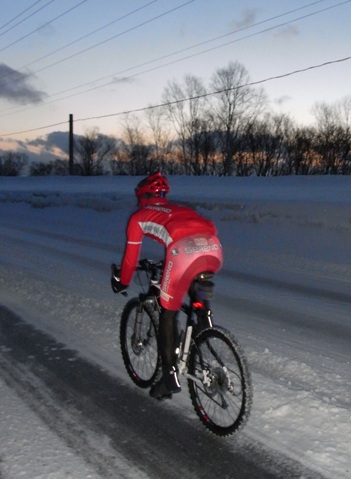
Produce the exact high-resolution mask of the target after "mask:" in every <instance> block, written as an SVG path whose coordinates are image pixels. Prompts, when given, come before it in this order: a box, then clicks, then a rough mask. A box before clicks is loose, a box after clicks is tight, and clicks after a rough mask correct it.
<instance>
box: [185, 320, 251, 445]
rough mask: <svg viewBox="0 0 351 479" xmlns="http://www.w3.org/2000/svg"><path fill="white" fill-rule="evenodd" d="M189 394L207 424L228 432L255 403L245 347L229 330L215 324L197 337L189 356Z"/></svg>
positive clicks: (216, 430)
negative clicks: (241, 345) (243, 349)
mask: <svg viewBox="0 0 351 479" xmlns="http://www.w3.org/2000/svg"><path fill="white" fill-rule="evenodd" d="M188 373H189V374H190V375H193V376H195V378H196V379H197V380H192V379H191V378H189V379H188V386H189V392H190V397H191V400H192V403H193V406H194V409H195V411H196V414H197V415H198V417H199V418H200V420H201V422H202V423H203V424H204V425H205V427H206V428H207V429H208V430H210V431H211V432H212V433H214V434H217V435H219V436H228V435H230V434H233V433H234V432H236V431H237V430H239V429H240V428H241V427H242V426H243V425H244V424H245V423H246V421H247V419H248V417H249V413H250V409H251V403H252V385H251V376H250V373H249V369H248V366H247V361H246V358H245V356H244V353H243V351H242V349H241V348H240V346H239V344H238V343H237V341H236V340H235V338H234V337H233V336H232V335H231V334H230V333H229V332H228V331H226V330H224V329H221V328H218V327H214V328H211V329H206V330H204V331H202V332H201V333H200V334H199V335H198V336H197V337H196V339H195V341H194V344H193V346H192V348H191V352H190V357H189V367H188Z"/></svg>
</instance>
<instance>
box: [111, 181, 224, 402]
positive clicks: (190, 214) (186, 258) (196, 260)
mask: <svg viewBox="0 0 351 479" xmlns="http://www.w3.org/2000/svg"><path fill="white" fill-rule="evenodd" d="M169 191H170V187H169V184H168V181H167V178H166V177H165V176H163V175H162V174H161V173H160V172H157V173H154V174H151V175H149V176H148V177H146V178H145V179H143V180H142V181H140V183H139V184H138V185H137V187H136V189H135V193H136V197H137V199H138V209H137V210H136V211H135V212H134V213H133V214H132V215H131V216H130V218H129V221H128V225H127V230H126V237H127V238H126V245H125V251H124V256H123V259H122V264H121V267H120V268H118V267H117V266H116V265H113V268H112V278H111V285H112V289H113V291H114V292H115V293H121V292H123V291H125V290H126V289H127V287H128V285H129V284H130V282H131V280H132V277H133V274H134V271H135V269H136V266H137V263H138V259H139V254H140V250H141V245H142V239H143V236H147V237H150V238H152V239H154V240H156V241H158V242H159V243H161V244H162V245H163V246H164V247H165V267H164V271H163V275H162V279H161V291H160V303H161V308H162V309H161V314H160V325H159V337H160V354H161V361H162V373H163V376H162V378H161V379H160V380H159V381H158V382H156V383H155V384H154V385H153V386H152V387H151V389H150V396H151V397H153V398H156V399H159V400H161V399H166V398H171V397H172V393H176V392H179V391H180V390H181V387H180V384H179V380H178V373H177V370H176V366H175V364H176V351H175V349H176V340H177V332H176V331H177V321H176V315H177V312H178V310H179V309H180V307H181V304H182V301H183V298H184V296H185V295H186V294H187V292H188V290H189V288H190V285H191V283H192V281H193V279H194V278H195V276H196V275H197V274H199V273H202V272H204V271H209V272H212V273H216V272H217V271H218V270H219V269H220V268H221V266H222V261H223V258H222V248H221V244H220V242H219V240H218V238H217V230H216V227H215V225H214V224H213V223H212V222H211V221H210V220H208V219H206V218H204V217H203V216H201V215H200V214H198V213H197V212H196V211H194V210H193V209H192V208H190V207H188V206H183V205H177V204H173V203H169V202H168V199H167V194H168V193H169Z"/></svg>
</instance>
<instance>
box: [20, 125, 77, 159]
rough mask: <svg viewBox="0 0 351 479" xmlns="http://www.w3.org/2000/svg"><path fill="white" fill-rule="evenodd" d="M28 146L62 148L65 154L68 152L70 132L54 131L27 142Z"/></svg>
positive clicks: (47, 149)
mask: <svg viewBox="0 0 351 479" xmlns="http://www.w3.org/2000/svg"><path fill="white" fill-rule="evenodd" d="M25 144H26V145H28V146H33V147H38V148H42V149H44V150H46V151H50V152H53V151H57V150H60V151H61V152H62V153H63V154H67V153H68V133H67V132H66V131H53V132H52V133H49V134H48V135H46V136H44V137H43V136H40V137H38V138H35V139H34V140H30V141H27V142H26V143H25Z"/></svg>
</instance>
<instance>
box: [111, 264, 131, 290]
mask: <svg viewBox="0 0 351 479" xmlns="http://www.w3.org/2000/svg"><path fill="white" fill-rule="evenodd" d="M111 287H112V291H113V292H114V293H122V294H123V293H125V292H126V290H127V288H128V286H125V285H124V284H122V283H121V268H119V267H118V266H117V265H115V264H113V265H112V266H111Z"/></svg>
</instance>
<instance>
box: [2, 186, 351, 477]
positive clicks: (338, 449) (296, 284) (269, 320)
mask: <svg viewBox="0 0 351 479" xmlns="http://www.w3.org/2000/svg"><path fill="white" fill-rule="evenodd" d="M169 180H170V184H171V195H170V198H172V199H174V200H175V201H182V202H186V203H189V204H191V205H193V206H194V207H196V208H197V209H198V210H199V211H200V212H202V213H203V214H204V215H206V216H208V217H210V218H212V219H213V220H214V221H215V222H216V224H217V227H218V230H219V236H220V238H221V241H222V244H223V249H224V255H225V263H224V267H223V270H222V271H221V272H220V273H219V274H218V277H217V280H216V298H215V301H214V311H215V319H216V322H218V323H219V324H221V325H223V326H225V327H227V328H228V329H230V330H231V331H232V332H233V333H234V335H235V336H236V337H237V339H238V340H239V342H240V343H241V344H242V346H243V347H244V349H245V351H246V354H247V357H248V360H249V365H250V368H251V371H252V374H253V384H254V395H255V396H254V404H253V411H252V415H251V418H250V420H249V423H248V425H247V426H246V428H245V429H244V430H243V431H242V432H241V433H240V434H241V435H244V436H245V437H246V438H247V439H248V440H250V439H252V440H255V441H258V442H262V444H264V445H265V446H268V447H269V448H271V449H273V450H274V451H276V452H277V453H284V454H285V455H287V456H289V457H290V458H292V459H293V460H296V461H299V462H300V463H302V464H303V465H305V466H307V467H309V468H311V469H312V470H315V471H317V472H319V473H321V474H323V475H324V476H325V477H326V478H330V479H347V478H350V477H351V442H350V438H351V367H350V366H351V364H350V363H351V317H350V316H351V315H350V313H351V308H350V306H351V177H282V178H211V177H210V178H207V177H199V178H196V177H170V178H169ZM138 181H139V178H136V177H134V178H133V177H97V178H81V177H72V178H70V177H68V178H66V177H58V178H55V177H53V178H29V177H28V178H3V177H0V235H1V236H0V237H1V242H0V284H1V290H0V304H2V305H5V306H7V307H9V308H10V309H12V310H13V311H15V312H17V313H19V314H21V315H22V317H23V318H24V319H25V320H26V321H30V322H32V323H33V324H34V325H36V326H37V327H40V328H41V329H43V330H45V331H48V332H50V333H51V334H53V335H55V336H56V337H57V338H58V339H59V340H60V341H63V342H64V343H65V344H67V345H68V346H70V347H74V348H76V349H78V350H79V351H80V352H81V353H82V354H84V355H85V356H87V357H90V358H92V359H94V360H95V361H97V362H99V363H101V364H102V365H103V366H104V367H106V368H108V369H109V370H111V371H113V373H114V374H116V375H118V376H119V377H121V378H125V380H126V381H128V378H127V376H126V373H125V371H124V367H123V364H122V360H121V357H120V351H119V345H118V316H119V313H120V311H121V309H122V307H123V305H124V303H125V299H124V298H123V297H120V296H115V295H113V293H112V291H111V290H110V286H109V274H110V270H109V265H110V263H111V262H119V260H120V258H121V254H122V252H123V247H124V227H125V223H126V220H127V218H128V215H129V214H130V213H131V211H132V210H133V209H134V207H135V198H134V195H133V192H134V187H135V185H136V183H137V182H138ZM143 255H144V256H146V255H147V256H151V255H152V256H154V257H156V258H159V257H161V256H162V250H161V248H160V247H159V245H157V244H155V243H152V242H151V241H145V243H144V246H143ZM130 289H131V290H132V291H133V290H135V291H136V287H135V286H134V287H133V286H132V287H131V288H130ZM132 291H131V293H132ZM0 347H1V345H0ZM0 383H1V391H2V393H1V396H0V434H1V436H2V437H4V436H6V437H7V441H6V442H5V443H4V442H1V446H0V459H1V466H0V469H1V471H4V472H5V473H6V474H5V477H6V478H7V477H9V478H18V477H28V478H33V477H35V478H41V477H43V478H44V477H45V478H48V477H50V478H53V479H56V478H60V479H61V478H62V477H71V476H68V475H67V476H66V475H65V476H63V475H62V471H61V472H60V467H61V466H62V464H61V465H60V461H59V458H65V459H64V461H65V467H70V470H71V471H72V470H74V471H75V472H74V473H73V475H72V477H74V479H78V478H81V477H82V478H83V477H86V478H87V477H91V478H93V477H95V476H94V474H93V473H92V472H91V471H88V472H87V471H86V470H85V469H84V468H83V469H82V465H81V464H78V463H76V462H75V461H77V459H75V458H72V457H70V456H69V453H68V452H67V451H60V452H57V451H58V449H57V447H58V446H57V445H55V446H53V447H52V448H51V449H50V447H49V444H52V443H54V438H51V437H49V432H48V433H47V435H46V433H45V431H44V430H43V428H42V426H40V424H39V425H38V424H36V422H35V421H36V419H35V417H34V415H33V414H32V413H28V412H27V411H26V410H25V405H21V401H20V399H19V398H16V397H11V395H12V394H13V393H12V391H11V390H10V389H8V388H7V387H6V386H5V384H4V383H3V381H2V379H1V378H0ZM184 389H185V388H184ZM173 401H174V403H175V405H176V406H177V407H178V406H179V413H180V414H189V415H191V414H192V411H191V406H190V403H189V400H188V398H187V394H186V392H184V393H182V394H181V395H178V396H177V397H176V398H175V399H174V400H173ZM18 418H21V419H20V420H19V419H18ZM194 421H197V419H196V417H195V415H194ZM38 430H39V431H40V434H39V435H38ZM33 431H34V432H35V437H36V440H35V441H31V440H30V437H31V436H32V433H33ZM233 441H235V439H233ZM39 451H40V452H39ZM54 451H56V453H54ZM37 454H41V455H44V457H45V458H46V459H45V460H43V462H42V466H41V467H39V466H38V464H36V465H34V464H32V463H33V457H34V456H35V455H37ZM31 467H32V471H33V472H32V473H31V472H29V473H28V471H31ZM38 467H39V470H38V469H35V468H38ZM62 467H63V466H62ZM34 470H35V472H34ZM24 471H27V475H25V473H24ZM56 472H57V475H56ZM60 474H61V475H60ZM0 475H1V474H0Z"/></svg>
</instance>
